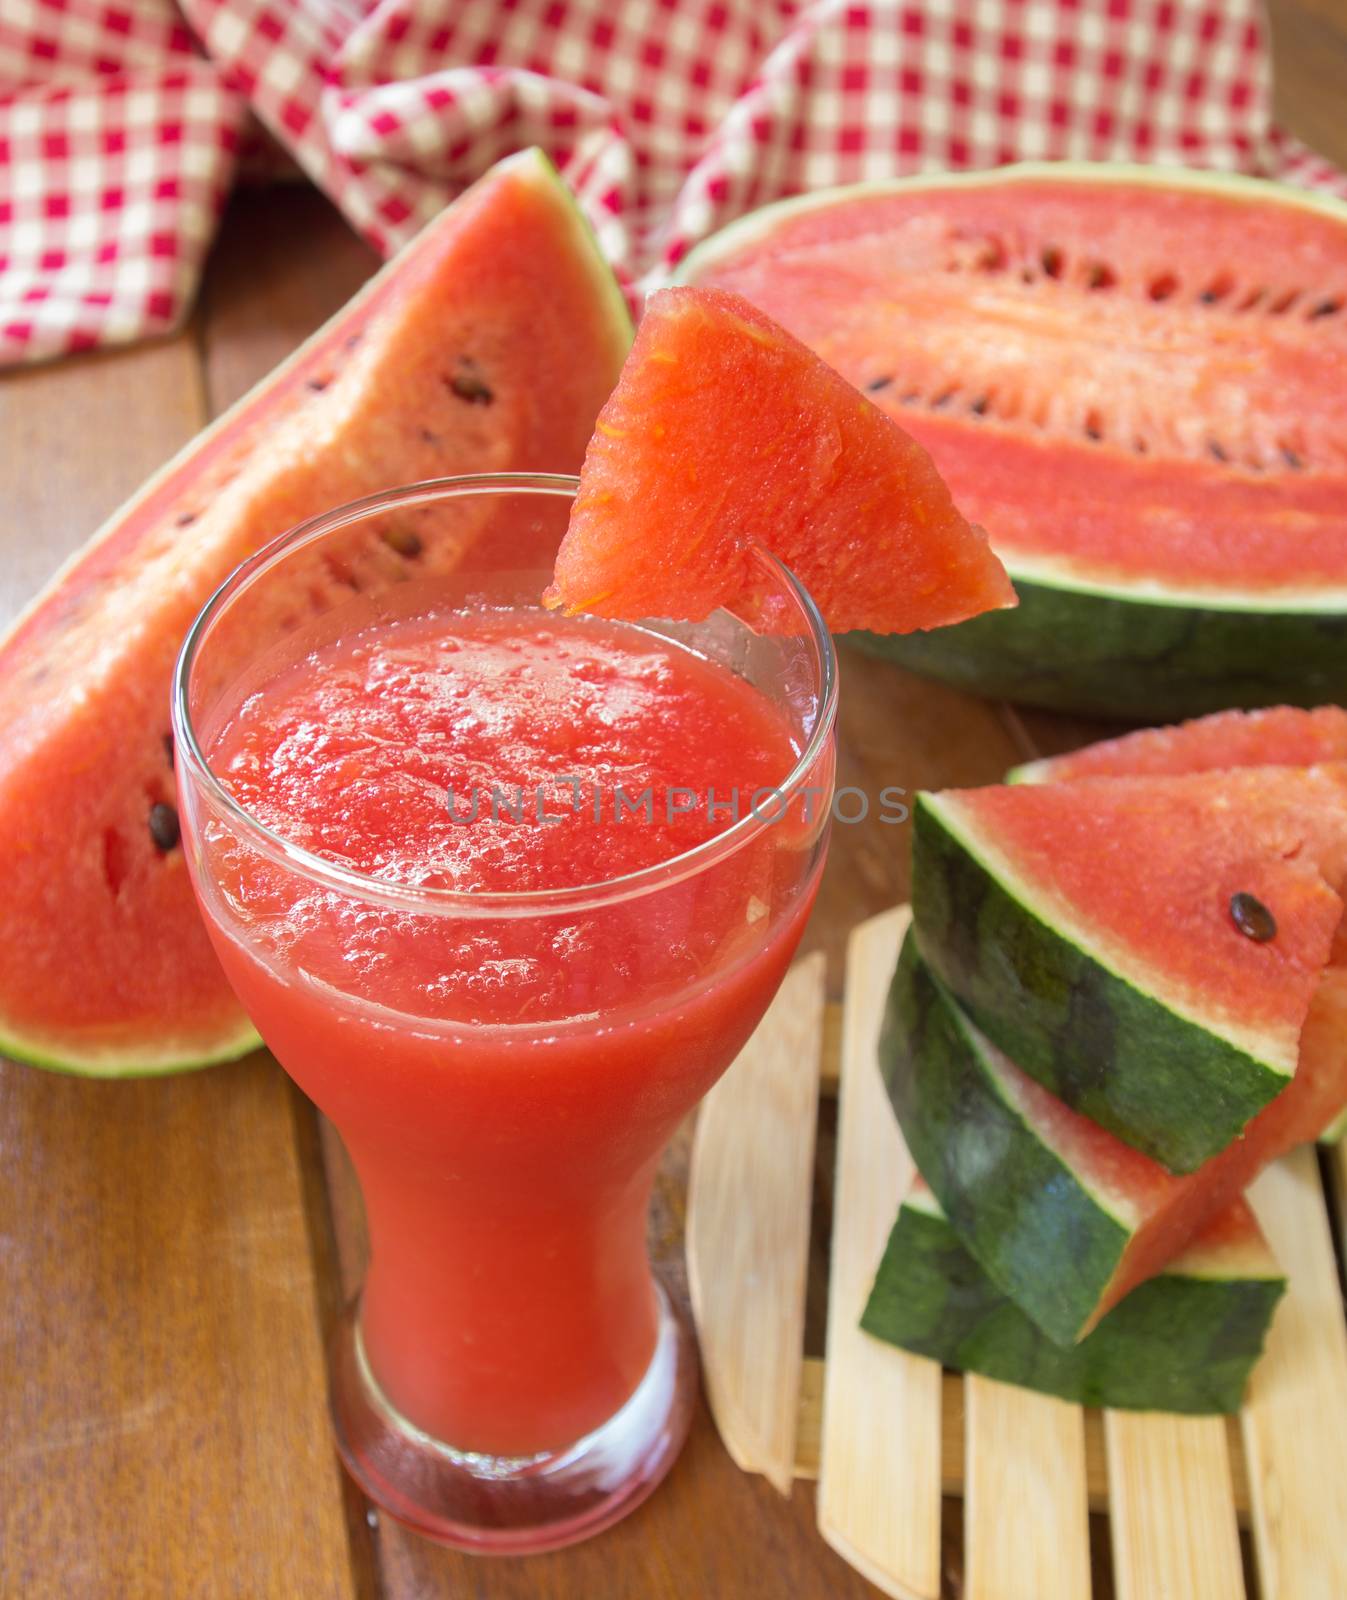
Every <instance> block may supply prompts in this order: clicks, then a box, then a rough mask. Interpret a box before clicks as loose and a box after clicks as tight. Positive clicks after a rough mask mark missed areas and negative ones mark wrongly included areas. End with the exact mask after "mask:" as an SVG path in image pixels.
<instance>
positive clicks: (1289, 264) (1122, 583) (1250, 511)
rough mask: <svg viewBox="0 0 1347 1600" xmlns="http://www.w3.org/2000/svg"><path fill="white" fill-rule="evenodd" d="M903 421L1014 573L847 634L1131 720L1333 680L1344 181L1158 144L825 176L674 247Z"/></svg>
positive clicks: (1338, 574)
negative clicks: (998, 588)
mask: <svg viewBox="0 0 1347 1600" xmlns="http://www.w3.org/2000/svg"><path fill="white" fill-rule="evenodd" d="M679 276H680V278H681V280H682V281H683V282H687V283H696V284H701V285H705V286H717V287H721V288H724V289H729V290H733V291H735V292H737V293H740V294H742V295H744V296H745V297H747V298H748V299H749V300H751V301H753V303H754V304H755V305H757V306H759V307H761V308H762V309H763V310H764V311H765V312H767V313H768V314H769V315H770V316H772V317H775V318H776V319H777V320H778V321H779V322H781V323H782V324H783V325H784V326H785V327H787V328H789V329H790V331H791V332H792V333H794V334H795V335H796V336H797V337H798V338H800V339H803V340H804V342H805V343H806V344H808V345H809V346H810V348H811V349H813V350H816V351H817V352H818V354H819V355H821V356H822V357H823V358H824V360H826V361H828V362H829V363H831V364H832V365H833V366H834V367H836V368H837V370H838V371H839V372H841V373H842V375H843V376H844V377H846V378H847V379H849V380H850V381H851V382H852V383H853V384H855V385H856V387H857V388H859V389H861V390H863V391H864V392H866V393H868V394H869V395H870V396H871V397H872V398H873V399H874V401H875V402H876V404H878V405H879V406H881V407H882V408H884V409H885V410H886V411H888V412H889V414H890V415H892V416H894V417H895V418H897V419H898V420H899V421H900V422H901V423H902V425H903V426H904V427H905V428H906V429H908V430H909V431H910V432H911V433H912V435H913V436H914V437H915V438H917V439H919V440H920V441H921V442H922V443H923V444H924V445H925V446H926V447H927V448H928V449H929V450H930V452H931V455H932V457H933V458H934V460H935V462H936V465H937V466H938V467H939V468H940V471H941V472H942V474H943V475H944V477H945V478H946V480H947V481H948V483H949V485H950V488H951V490H952V491H953V494H954V497H955V500H956V501H957V503H958V504H959V506H960V509H961V510H963V511H964V512H965V513H966V514H967V515H968V516H969V517H970V518H972V519H973V520H974V521H976V522H978V523H980V524H982V525H983V526H984V527H985V528H986V529H987V530H988V532H989V534H990V535H991V538H992V543H993V546H994V547H995V549H996V550H997V553H998V554H999V555H1001V556H1002V558H1003V559H1004V560H1005V562H1006V565H1007V568H1008V569H1009V571H1010V574H1011V577H1012V578H1013V580H1014V582H1015V586H1016V590H1017V592H1018V594H1019V597H1020V606H1019V609H1018V610H1017V611H1014V612H997V613H994V614H989V615H987V616H984V617H980V618H978V619H976V620H974V621H971V622H969V623H967V624H965V625H964V626H962V627H960V628H959V629H958V630H957V631H955V632H951V633H940V634H929V635H927V634H918V635H914V636H912V637H911V638H902V639H898V638H893V639H887V640H880V641H875V640H871V641H869V643H870V645H871V647H873V648H875V649H877V650H879V651H880V652H881V653H883V654H886V655H889V656H891V657H893V658H895V659H897V660H899V661H901V662H902V663H903V664H904V665H907V666H910V667H913V668H915V669H916V670H919V671H923V672H927V673H929V674H930V675H932V676H934V677H937V678H942V679H944V680H946V681H948V682H951V683H954V684H956V685H958V686H960V687H964V688H969V689H973V690H975V691H978V692H981V693H984V694H994V695H997V696H1005V697H1008V698H1011V699H1018V700H1024V701H1028V702H1030V703H1034V704H1039V705H1045V706H1053V707H1058V708H1061V709H1068V710H1077V711H1088V712H1096V713H1102V714H1110V715H1122V716H1130V717H1137V718H1142V719H1146V720H1152V719H1154V718H1156V717H1162V716H1185V715H1193V714H1195V713H1199V712H1204V711H1209V710H1214V709H1217V708H1221V707H1225V706H1231V705H1266V704H1272V703H1276V702H1278V701H1291V702H1295V703H1299V704H1314V703H1316V702H1320V701H1333V700H1339V701H1341V700H1347V512H1345V510H1344V507H1347V205H1344V204H1343V202H1342V201H1340V200H1335V199H1332V198H1328V197H1324V196H1319V195H1312V194H1308V193H1305V192H1303V191H1299V190H1295V189H1291V188H1286V187H1282V186H1278V185H1275V184H1271V183H1267V182H1262V181H1260V180H1256V179H1250V178H1242V177H1236V176H1228V175H1223V174H1213V173H1197V172H1183V171H1176V170H1174V169H1172V168H1165V169H1161V168H1146V167H1127V166H1116V165H1109V166H1091V165H1088V164H1077V163H1053V164H1051V165H1032V164H1030V165H1023V166H1011V167H1002V168H997V169H995V170H993V171H990V172H979V173H972V174H962V175H959V176H949V175H944V174H941V175H932V176H922V177H916V178H906V179H901V180H888V181H881V182H876V183H867V184H860V185H856V186H854V187H851V188H845V189H835V190H827V191H822V192H817V193H814V194H810V195H806V196H802V197H799V198H796V199H792V200H786V201H782V202H780V203H778V204H776V205H772V206H768V207H765V208H764V209H762V210H760V211H757V212H754V213H752V214H751V215H749V216H747V217H744V218H741V219H740V220H739V221H737V222H735V223H733V224H732V225H731V226H730V227H729V228H727V229H725V230H724V231H723V232H721V233H719V234H717V235H716V236H714V237H713V238H711V239H709V240H707V241H706V242H705V243H704V244H702V245H700V246H699V247H698V248H697V249H695V250H694V251H693V252H692V253H691V254H690V255H689V256H688V257H687V259H686V260H685V261H684V262H683V263H682V264H681V266H680V269H679Z"/></svg>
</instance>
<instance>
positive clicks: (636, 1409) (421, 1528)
mask: <svg viewBox="0 0 1347 1600" xmlns="http://www.w3.org/2000/svg"><path fill="white" fill-rule="evenodd" d="M658 1292H659V1331H658V1335H657V1338H656V1343H655V1354H654V1356H653V1357H652V1359H651V1362H650V1365H649V1367H647V1368H646V1372H645V1376H644V1377H643V1378H642V1379H641V1382H640V1383H639V1385H638V1386H637V1388H636V1391H635V1393H634V1394H633V1395H632V1396H631V1398H630V1399H629V1400H628V1401H627V1402H626V1404H625V1405H624V1406H623V1407H622V1408H621V1410H620V1411H617V1412H616V1413H615V1414H614V1415H613V1416H611V1417H609V1419H608V1420H607V1422H605V1423H603V1424H601V1425H600V1426H599V1427H598V1428H596V1429H594V1431H593V1432H592V1433H588V1434H586V1435H585V1437H584V1438H583V1439H579V1440H577V1441H576V1442H575V1443H574V1444H572V1445H569V1446H568V1447H567V1448H566V1449H564V1450H559V1451H555V1452H548V1453H544V1454H542V1455H535V1456H488V1455H480V1454H477V1453H475V1452H471V1451H464V1450H455V1449H454V1448H453V1447H452V1446H451V1445H448V1444H444V1443H443V1442H441V1441H440V1440H438V1439H434V1438H432V1437H431V1436H430V1435H429V1434H428V1433H424V1432H423V1431H422V1430H421V1429H420V1428H418V1427H417V1426H416V1425H415V1424H414V1423H412V1422H409V1421H408V1420H407V1418H406V1417H404V1416H402V1415H400V1413H399V1412H397V1411H396V1410H395V1409H394V1408H393V1406H392V1404H391V1403H390V1401H389V1400H388V1398H387V1396H386V1395H385V1394H384V1393H383V1391H382V1390H381V1389H380V1387H379V1385H378V1383H377V1382H376V1380H375V1378H374V1375H373V1373H371V1371H370V1369H369V1364H368V1362H367V1361H366V1359H365V1352H364V1346H363V1342H362V1340H361V1336H360V1321H359V1315H358V1307H359V1302H358V1301H353V1302H352V1303H351V1305H350V1306H348V1307H347V1310H346V1312H345V1314H344V1316H343V1317H342V1320H341V1323H340V1325H339V1326H338V1328H337V1332H336V1335H335V1337H334V1340H333V1347H332V1364H331V1371H332V1419H333V1423H334V1425H335V1428H336V1434H337V1448H338V1449H339V1450H340V1452H341V1457H342V1460H343V1461H344V1462H345V1464H346V1469H347V1471H348V1472H350V1474H351V1476H352V1477H353V1478H354V1479H355V1481H356V1482H357V1483H358V1484H359V1485H360V1487H361V1488H362V1489H363V1490H364V1491H365V1493H366V1494H367V1495H368V1496H369V1497H370V1499H371V1500H373V1501H374V1502H375V1504H376V1505H378V1506H380V1507H382V1509H383V1510H384V1511H386V1512H387V1513H388V1514H389V1515H390V1516H392V1517H396V1519H397V1520H398V1521H399V1522H401V1523H404V1524H405V1525H406V1526H407V1527H409V1528H411V1529H413V1530H414V1531H415V1532H416V1533H419V1534H422V1535H424V1536H425V1537H426V1538H427V1539H433V1540H435V1542H436V1543H437V1544H446V1545H450V1546H452V1547H453V1548H454V1549H456V1550H467V1551H470V1552H471V1553H473V1554H476V1555H530V1554H534V1553H537V1552H539V1551H543V1550H557V1549H560V1548H561V1547H562V1546H563V1545H568V1544H576V1543H578V1542H579V1541H580V1540H581V1539H588V1538H590V1537H592V1536H593V1535H594V1534H596V1533H600V1532H602V1530H603V1529H604V1528H608V1527H611V1526H612V1524H613V1523H615V1522H617V1521H619V1520H620V1519H621V1518H622V1517H625V1516H626V1515H627V1513H628V1512H629V1511H633V1510H635V1508H636V1507H637V1506H638V1505H640V1503H641V1502H642V1501H643V1500H644V1499H645V1498H646V1496H647V1495H648V1494H649V1493H650V1492H651V1490H652V1489H654V1487H655V1486H656V1484H658V1483H659V1481H660V1479H661V1478H663V1477H664V1475H665V1473H667V1472H668V1470H669V1468H670V1467H671V1466H672V1465H673V1463H674V1459H675V1458H676V1457H677V1455H678V1452H679V1450H680V1449H681V1448H682V1446H683V1441H684V1440H685V1439H686V1438H687V1432H688V1428H689V1426H690V1425H691V1422H692V1410H693V1406H694V1404H695V1401H696V1396H697V1356H696V1346H695V1344H694V1341H693V1338H692V1335H691V1333H690V1332H689V1331H688V1329H687V1328H686V1327H685V1326H684V1325H683V1323H682V1321H681V1320H680V1319H679V1318H678V1317H677V1316H676V1315H675V1313H674V1311H673V1308H672V1307H671V1305H670V1304H669V1300H668V1297H667V1295H666V1294H665V1293H664V1290H663V1289H662V1288H661V1289H659V1291H658Z"/></svg>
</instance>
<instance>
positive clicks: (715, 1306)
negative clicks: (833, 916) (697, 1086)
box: [686, 953, 824, 1495]
mask: <svg viewBox="0 0 1347 1600" xmlns="http://www.w3.org/2000/svg"><path fill="white" fill-rule="evenodd" d="M823 970H824V960H823V956H822V955H821V954H818V953H816V954H814V955H812V956H806V957H805V959H804V960H803V961H800V962H798V963H797V964H796V965H795V966H794V967H793V968H792V969H791V971H790V972H789V973H788V974H787V976H786V980H785V982H784V983H783V984H782V985H781V988H780V990H779V991H778V993H777V995H776V998H775V999H774V1000H773V1002H772V1005H771V1007H770V1009H769V1010H768V1012H767V1014H766V1016H764V1018H763V1019H762V1022H761V1023H760V1024H759V1025H758V1028H757V1030H756V1031H755V1032H754V1034H753V1037H752V1038H751V1039H750V1040H749V1041H748V1044H747V1045H746V1046H745V1047H744V1049H743V1050H742V1051H741V1053H740V1055H739V1057H738V1059H737V1060H736V1061H735V1063H734V1065H733V1066H732V1067H731V1068H730V1070H729V1071H728V1072H727V1073H726V1074H725V1076H724V1077H723V1078H722V1079H721V1080H720V1082H719V1083H718V1084H716V1086H715V1088H714V1089H712V1090H711V1092H710V1094H709V1095H708V1096H707V1097H706V1100H705V1101H704V1102H703V1104H702V1108H701V1112H700V1115H699V1117H698V1120H697V1133H696V1137H695V1140H694V1143H693V1147H692V1176H691V1180H690V1182H689V1185H688V1201H687V1235H686V1237H687V1263H688V1288H689V1291H690V1293H691V1297H692V1308H693V1314H694V1315H695V1316H696V1319H697V1329H698V1333H699V1335H700V1338H701V1351H702V1372H703V1375H704V1380H705V1384H706V1393H707V1399H708V1400H709V1402H710V1405H711V1414H712V1415H713V1416H714V1417H715V1419H716V1426H717V1427H718V1428H719V1430H720V1437H721V1439H722V1441H723V1442H724V1445H725V1448H726V1449H727V1450H728V1451H729V1452H730V1455H731V1456H732V1457H733V1458H734V1460H735V1462H736V1464H737V1465H738V1466H740V1467H742V1468H744V1469H745V1470H746V1471H749V1472H760V1473H761V1474H762V1475H763V1477H765V1478H766V1479H767V1481H768V1483H770V1484H771V1485H772V1486H773V1487H774V1488H776V1489H777V1490H779V1492H780V1493H781V1494H784V1495H788V1494H789V1493H790V1492H791V1484H792V1483H793V1482H794V1479H795V1427H796V1416H797V1413H798V1410H799V1394H800V1367H801V1364H802V1362H803V1360H804V1308H805V1276H806V1272H807V1269H808V1265H809V1211H810V1189H811V1184H810V1180H811V1177H812V1175H813V1170H814V1127H815V1120H816V1117H817V1112H818V1060H819V1051H820V1046H821V1042H822V1031H823Z"/></svg>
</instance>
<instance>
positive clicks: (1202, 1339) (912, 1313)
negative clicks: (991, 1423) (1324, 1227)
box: [861, 1178, 1286, 1415]
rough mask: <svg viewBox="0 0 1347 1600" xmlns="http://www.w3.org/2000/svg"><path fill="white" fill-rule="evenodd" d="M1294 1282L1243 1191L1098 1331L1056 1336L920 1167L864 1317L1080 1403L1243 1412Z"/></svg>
mask: <svg viewBox="0 0 1347 1600" xmlns="http://www.w3.org/2000/svg"><path fill="white" fill-rule="evenodd" d="M1285 1290H1286V1279H1285V1278H1284V1277H1283V1276H1282V1274H1281V1272H1280V1270H1279V1269H1278V1267H1277V1263H1276V1261H1275V1260H1274V1258H1273V1255H1272V1251H1271V1250H1270V1249H1269V1248H1268V1243H1267V1240H1266V1239H1265V1238H1264V1237H1263V1233H1262V1230H1261V1229H1260V1228H1259V1226H1258V1223H1257V1222H1256V1221H1255V1219H1254V1215H1253V1212H1252V1211H1250V1209H1249V1207H1248V1205H1247V1204H1246V1202H1245V1201H1243V1200H1236V1201H1235V1202H1234V1203H1233V1204H1232V1205H1230V1206H1228V1207H1227V1208H1226V1209H1225V1210H1224V1211H1222V1212H1221V1213H1220V1214H1219V1215H1218V1216H1216V1217H1215V1218H1213V1220H1212V1221H1211V1222H1210V1223H1208V1224H1207V1226H1206V1227H1205V1228H1204V1229H1203V1230H1202V1232H1201V1233H1199V1234H1198V1236H1197V1237H1196V1238H1195V1239H1194V1240H1193V1242H1192V1243H1191V1244H1190V1245H1189V1246H1188V1247H1187V1249H1185V1250H1184V1251H1182V1252H1181V1253H1180V1254H1179V1255H1178V1256H1176V1257H1175V1258H1174V1260H1173V1261H1171V1262H1170V1263H1169V1265H1168V1266H1166V1267H1165V1268H1164V1270H1163V1271H1162V1272H1160V1273H1158V1274H1157V1275H1156V1276H1155V1277H1154V1278H1151V1279H1150V1280H1149V1281H1148V1282H1146V1283H1143V1284H1141V1285H1139V1286H1138V1287H1137V1288H1136V1289H1134V1290H1133V1291H1132V1293H1131V1294H1129V1295H1128V1296H1127V1298H1126V1299H1125V1300H1123V1301H1121V1302H1120V1303H1119V1304H1118V1305H1116V1306H1115V1307H1114V1308H1113V1310H1112V1311H1110V1312H1109V1314H1108V1315H1107V1316H1106V1317H1104V1318H1103V1319H1102V1320H1101V1322H1100V1323H1099V1326H1098V1327H1097V1328H1096V1329H1095V1330H1094V1332H1093V1333H1092V1334H1090V1335H1089V1337H1088V1338H1086V1339H1082V1340H1081V1342H1080V1343H1079V1344H1077V1345H1071V1346H1066V1347H1063V1346H1062V1345H1059V1344H1054V1343H1053V1342H1052V1340H1051V1339H1048V1338H1045V1337H1044V1335H1043V1333H1042V1332H1041V1331H1040V1330H1039V1329H1038V1328H1037V1327H1036V1326H1035V1324H1034V1323H1033V1322H1032V1321H1031V1320H1030V1319H1029V1318H1028V1317H1026V1316H1025V1314H1024V1313H1023V1312H1022V1311H1021V1310H1020V1309H1019V1307H1018V1306H1017V1305H1016V1304H1015V1302H1014V1301H1013V1300H1011V1299H1009V1298H1008V1297H1007V1296H1006V1295H1004V1294H1003V1293H1002V1292H1001V1291H1000V1290H999V1289H998V1288H997V1287H996V1285H995V1284H994V1283H993V1282H992V1281H991V1279H990V1278H989V1277H988V1276H987V1274H986V1273H985V1272H983V1270H982V1268H981V1267H980V1266H979V1265H978V1264H977V1261H976V1260H975V1259H974V1258H973V1257H972V1256H971V1255H970V1254H969V1253H968V1251H967V1250H966V1249H965V1248H964V1246H963V1244H962V1243H961V1241H960V1239H959V1236H958V1234H957V1233H956V1232H955V1231H954V1229H953V1228H952V1227H951V1226H950V1223H949V1220H948V1218H947V1217H946V1216H945V1213H944V1212H943V1211H942V1210H941V1209H940V1202H939V1201H938V1200H937V1199H936V1198H935V1196H934V1195H933V1194H932V1193H931V1191H930V1190H929V1189H928V1188H927V1187H926V1185H925V1183H923V1182H922V1180H921V1179H920V1178H918V1179H917V1181H916V1183H915V1184H914V1185H913V1188H912V1192H911V1193H910V1194H909V1195H908V1197H907V1199H906V1200H904V1201H903V1204H902V1207H901V1209H900V1210H899V1212H898V1220H897V1221H896V1222H895V1223H894V1225H893V1231H892V1233H891V1234H890V1235H889V1242H888V1245H887V1247H886V1249H885V1251H884V1256H883V1259H882V1260H881V1261H880V1263H879V1271H878V1273H877V1274H876V1276H875V1284H874V1288H873V1289H872V1290H871V1292H870V1299H869V1301H868V1303H867V1304H866V1307H865V1313H864V1315H863V1316H862V1318H861V1326H862V1327H863V1328H864V1329H865V1330H866V1331H867V1332H868V1333H872V1334H874V1335H875V1336H876V1337H877V1338H880V1339H885V1340H887V1341H888V1342H889V1343H890V1344H896V1345H899V1346H900V1347H901V1348H902V1349H904V1350H911V1351H913V1352H915V1353H916V1354H917V1355H922V1356H930V1357H932V1358H933V1359H934V1360H936V1361H939V1362H940V1363H941V1365H942V1366H946V1367H954V1368H957V1369H958V1370H959V1371H961V1372H977V1373H980V1374H981V1375H982V1376H983V1377H986V1378H995V1379H998V1380H999V1381H1000V1382H1002V1383H1016V1384H1019V1385H1020V1386H1021V1387H1022V1388H1026V1389H1037V1390H1038V1391H1039V1392H1040V1393H1042V1394H1055V1395H1057V1396H1059V1397H1060V1398H1061V1399H1063V1400H1073V1401H1075V1402H1076V1403H1077V1404H1078V1405H1087V1406H1112V1407H1114V1408H1115V1409H1121V1410H1130V1411H1178V1412H1187V1413H1190V1414H1196V1415H1205V1414H1208V1413H1219V1412H1233V1411H1238V1410H1239V1407H1240V1404H1241V1401H1242V1400H1243V1397H1244V1390H1245V1386H1246V1385H1247V1383H1248V1381H1249V1373H1250V1372H1251V1371H1252V1370H1253V1366H1254V1363H1255V1362H1256V1361H1257V1360H1258V1357H1259V1356H1260V1355H1261V1354H1262V1350H1263V1341H1264V1339H1265V1338H1266V1336H1267V1330H1268V1327H1269V1326H1270V1324H1271V1322H1272V1314H1273V1312H1274V1311H1275V1310H1276V1307H1277V1302H1278V1300H1280V1299H1281V1297H1282V1295H1283V1294H1284V1293H1285Z"/></svg>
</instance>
